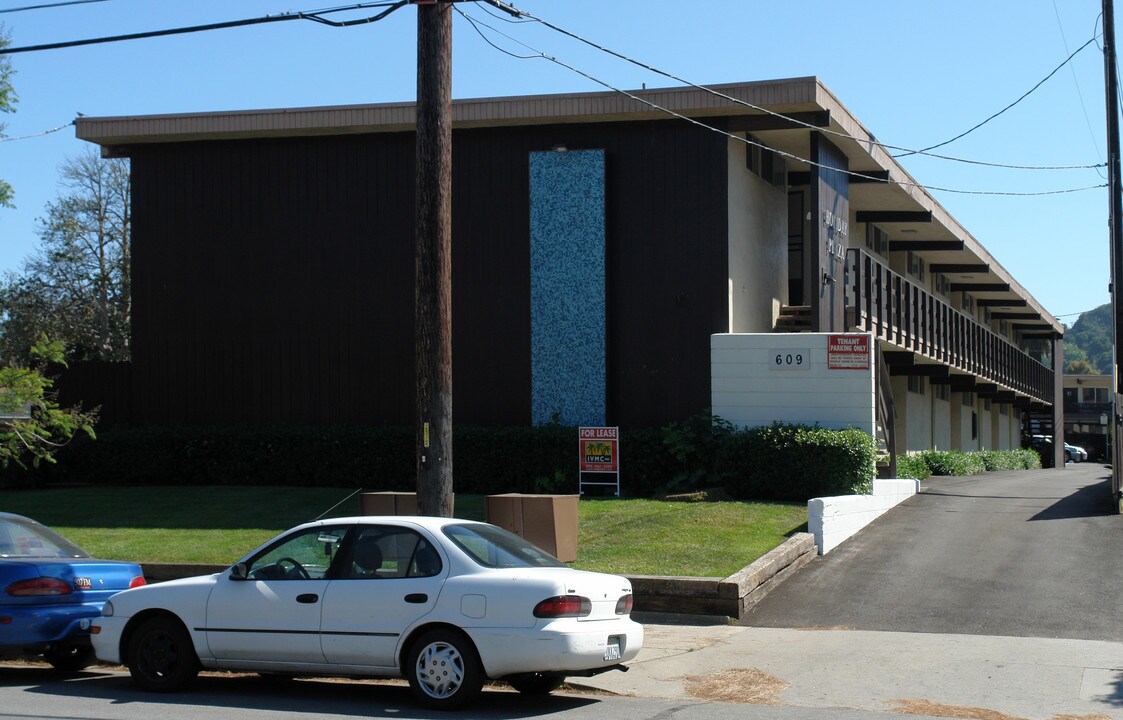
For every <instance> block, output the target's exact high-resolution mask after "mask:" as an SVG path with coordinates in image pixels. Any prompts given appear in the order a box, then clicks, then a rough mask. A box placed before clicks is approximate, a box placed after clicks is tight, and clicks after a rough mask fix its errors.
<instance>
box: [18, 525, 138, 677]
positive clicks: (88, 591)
mask: <svg viewBox="0 0 1123 720" xmlns="http://www.w3.org/2000/svg"><path fill="white" fill-rule="evenodd" d="M141 585H144V573H143V571H142V570H141V567H140V565H137V564H136V563H127V562H117V561H114V560H95V559H93V558H91V557H90V555H89V554H88V553H86V552H85V551H84V550H82V548H80V547H78V546H77V545H75V544H73V543H71V542H70V541H69V540H67V539H66V538H64V537H63V536H61V535H59V534H58V533H56V532H54V531H53V530H50V529H49V528H47V527H45V526H44V525H41V524H40V523H37V522H35V521H34V520H31V519H30V518H25V517H22V516H20V515H12V514H11V513H4V512H0V658H17V657H21V658H25V657H37V656H43V657H44V658H45V659H46V660H47V662H49V663H50V664H51V665H54V666H55V668H57V669H58V670H61V671H63V672H76V671H78V670H81V669H82V668H84V667H86V666H87V665H89V664H91V663H92V662H94V654H93V648H92V647H91V646H90V621H91V620H92V619H94V618H96V617H97V616H98V615H100V614H101V607H102V605H104V604H105V601H106V600H108V599H109V596H110V595H113V594H114V593H117V592H120V591H121V590H126V589H128V588H135V587H140V586H141Z"/></svg>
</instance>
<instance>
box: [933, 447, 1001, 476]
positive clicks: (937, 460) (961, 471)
mask: <svg viewBox="0 0 1123 720" xmlns="http://www.w3.org/2000/svg"><path fill="white" fill-rule="evenodd" d="M919 456H920V457H921V458H922V459H923V460H924V462H925V463H927V465H928V469H929V470H931V471H932V474H933V475H978V474H979V473H982V472H986V465H985V464H984V463H983V460H982V458H980V457H979V456H978V455H977V454H973V453H965V452H960V451H958V450H925V451H924V452H922V453H920V455H919Z"/></svg>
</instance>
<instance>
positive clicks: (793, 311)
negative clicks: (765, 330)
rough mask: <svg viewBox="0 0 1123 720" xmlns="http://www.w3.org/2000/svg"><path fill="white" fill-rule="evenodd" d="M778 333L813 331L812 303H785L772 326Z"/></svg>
mask: <svg viewBox="0 0 1123 720" xmlns="http://www.w3.org/2000/svg"><path fill="white" fill-rule="evenodd" d="M772 331H773V332H778V333H800V332H811V306H810V305H784V306H782V307H781V308H780V316H779V317H778V318H776V324H775V325H774V326H773V328H772Z"/></svg>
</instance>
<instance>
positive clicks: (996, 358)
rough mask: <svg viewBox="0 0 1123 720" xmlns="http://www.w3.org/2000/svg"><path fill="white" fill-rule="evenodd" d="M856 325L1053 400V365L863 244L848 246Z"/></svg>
mask: <svg viewBox="0 0 1123 720" xmlns="http://www.w3.org/2000/svg"><path fill="white" fill-rule="evenodd" d="M846 306H847V310H848V315H850V316H852V320H851V322H853V324H854V329H855V330H858V331H860V332H869V333H873V334H874V336H875V337H877V338H879V339H881V340H884V341H886V342H888V343H890V344H892V345H895V346H897V347H899V348H901V349H902V350H908V351H911V352H913V353H915V354H917V355H920V356H922V357H925V358H928V359H929V360H933V361H935V362H937V363H940V364H942V365H947V366H948V367H951V368H954V369H956V370H959V371H961V372H964V373H968V374H970V375H974V376H975V377H976V378H977V379H978V380H980V381H982V382H986V383H994V384H996V385H998V386H1000V388H1002V389H1006V390H1014V391H1017V392H1019V393H1022V394H1024V395H1028V396H1029V397H1031V398H1033V399H1034V400H1038V401H1040V402H1043V403H1046V404H1050V405H1051V404H1052V403H1053V399H1054V398H1053V394H1054V386H1053V371H1052V370H1051V369H1050V368H1048V367H1046V366H1045V365H1043V364H1041V362H1040V361H1038V360H1037V359H1035V358H1033V357H1031V356H1030V355H1029V354H1027V353H1025V352H1023V351H1022V350H1020V349H1019V348H1018V347H1017V346H1016V345H1014V344H1013V343H1011V342H1009V341H1008V340H1006V338H1004V337H1002V336H1000V335H998V334H997V333H995V332H993V331H992V330H991V329H990V328H988V327H986V326H984V325H982V324H980V323H978V322H976V321H975V320H974V319H973V318H971V317H969V316H967V315H965V314H964V313H962V312H960V311H959V310H957V309H955V308H953V307H952V306H951V305H949V304H948V303H947V302H945V301H944V300H941V299H940V298H938V297H936V296H935V295H933V294H932V293H930V292H928V291H927V290H925V289H924V288H921V287H920V286H918V285H916V284H914V283H913V282H912V281H910V280H908V279H907V278H905V277H903V276H901V275H899V274H897V273H895V272H893V271H892V270H890V269H889V268H888V267H886V266H885V265H884V264H882V263H881V262H880V261H879V260H877V259H876V258H874V257H873V256H871V255H869V254H868V253H866V252H865V251H864V250H861V249H857V248H855V249H851V250H849V251H847V285H846Z"/></svg>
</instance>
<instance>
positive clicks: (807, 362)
mask: <svg viewBox="0 0 1123 720" xmlns="http://www.w3.org/2000/svg"><path fill="white" fill-rule="evenodd" d="M769 357H770V358H771V362H769V367H770V368H771V369H773V370H807V369H809V368H810V367H811V352H810V351H809V350H807V349H806V348H802V349H798V350H797V349H784V350H772V351H771V352H769Z"/></svg>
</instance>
